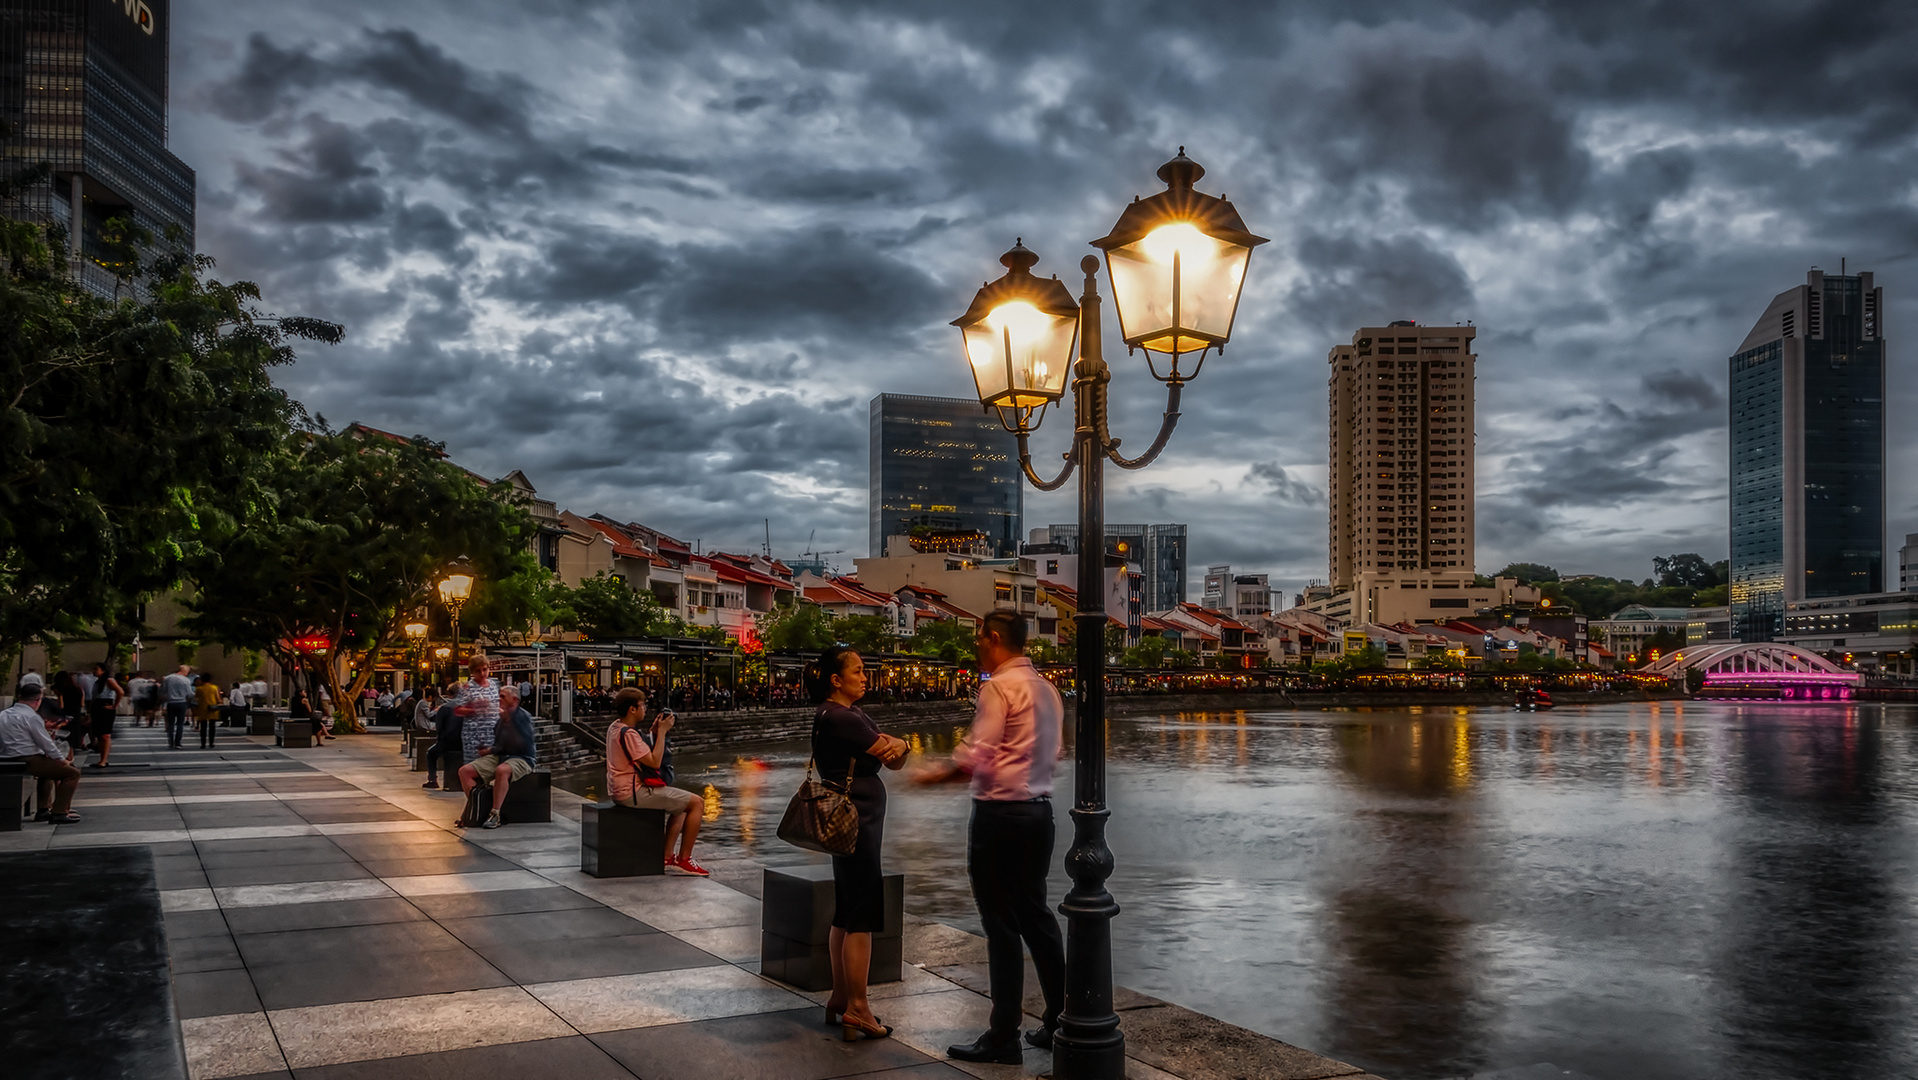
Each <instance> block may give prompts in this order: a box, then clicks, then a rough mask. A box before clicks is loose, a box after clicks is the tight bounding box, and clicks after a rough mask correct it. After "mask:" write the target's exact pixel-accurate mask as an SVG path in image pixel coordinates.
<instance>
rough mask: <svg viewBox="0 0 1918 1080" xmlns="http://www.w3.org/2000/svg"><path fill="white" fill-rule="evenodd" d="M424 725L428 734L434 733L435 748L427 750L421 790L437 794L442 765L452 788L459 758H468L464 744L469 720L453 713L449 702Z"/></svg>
mask: <svg viewBox="0 0 1918 1080" xmlns="http://www.w3.org/2000/svg"><path fill="white" fill-rule="evenodd" d="M434 700H436V701H437V700H439V699H438V698H435V699H434ZM425 724H426V730H428V731H431V732H433V733H434V739H433V745H431V746H429V747H427V748H426V783H424V784H421V785H420V786H421V787H423V788H426V789H428V790H429V791H438V790H439V787H440V781H439V775H440V773H439V770H440V764H441V762H444V763H445V765H446V786H447V787H449V788H450V787H452V786H453V774H454V773H456V772H458V771H459V767H460V764H461V762H460V758H461V757H462V756H463V755H464V754H465V749H464V746H463V744H462V741H461V740H462V739H463V737H464V728H465V725H466V719H465V718H464V717H462V716H460V714H459V713H457V712H455V711H454V709H453V702H452V701H451V700H448V701H445V702H442V703H441V705H440V707H439V708H438V709H436V710H434V712H433V716H432V718H431V719H429V720H427V721H425Z"/></svg>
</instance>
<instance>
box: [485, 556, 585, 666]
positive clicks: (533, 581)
mask: <svg viewBox="0 0 1918 1080" xmlns="http://www.w3.org/2000/svg"><path fill="white" fill-rule="evenodd" d="M510 561H511V562H512V563H515V564H517V565H512V566H511V568H510V570H509V572H508V573H507V574H506V576H504V577H500V578H480V579H479V580H478V581H476V582H474V583H473V598H472V599H471V600H469V601H467V603H466V607H465V608H464V609H462V610H461V611H460V630H461V631H462V632H464V633H466V634H469V635H471V637H472V640H474V641H483V642H486V643H487V644H489V645H523V644H525V643H526V642H527V641H528V640H529V639H530V637H531V635H532V630H533V623H534V621H535V620H537V621H539V622H541V623H548V624H550V623H551V622H552V621H553V616H554V613H555V610H556V605H557V604H559V603H560V602H561V601H562V600H563V598H564V597H563V594H562V593H561V592H560V591H559V590H560V589H562V588H564V586H562V585H560V583H559V582H557V581H554V580H553V579H552V577H551V575H550V574H548V573H547V572H546V571H545V570H543V569H542V568H541V567H540V565H539V560H538V559H537V558H535V557H534V555H533V552H532V550H531V549H530V548H529V549H526V550H524V551H521V552H520V553H519V557H518V558H517V559H513V560H510Z"/></svg>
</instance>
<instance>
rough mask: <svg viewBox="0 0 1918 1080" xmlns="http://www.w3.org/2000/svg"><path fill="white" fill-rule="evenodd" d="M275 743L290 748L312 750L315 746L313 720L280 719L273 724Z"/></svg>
mask: <svg viewBox="0 0 1918 1080" xmlns="http://www.w3.org/2000/svg"><path fill="white" fill-rule="evenodd" d="M273 745H274V746H284V747H286V748H288V749H290V750H310V749H312V747H313V721H311V720H280V721H277V722H275V723H274V725H273Z"/></svg>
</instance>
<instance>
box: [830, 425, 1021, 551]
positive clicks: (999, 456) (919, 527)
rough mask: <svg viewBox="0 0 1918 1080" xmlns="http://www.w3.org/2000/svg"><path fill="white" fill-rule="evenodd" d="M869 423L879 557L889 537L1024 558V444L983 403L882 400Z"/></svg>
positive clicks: (871, 514)
mask: <svg viewBox="0 0 1918 1080" xmlns="http://www.w3.org/2000/svg"><path fill="white" fill-rule="evenodd" d="M868 422H869V429H868V433H869V439H870V442H869V444H868V447H867V450H868V458H867V469H868V471H867V483H868V485H869V489H868V502H867V513H868V529H869V539H870V540H871V544H872V555H873V557H874V558H878V557H880V556H882V555H884V554H885V553H886V538H887V537H889V536H911V537H916V538H917V540H918V541H919V545H918V546H921V547H923V548H925V549H927V550H934V549H938V550H945V549H947V548H948V545H957V546H958V547H961V548H966V549H968V550H970V549H972V548H973V547H974V546H975V543H983V544H985V545H986V546H987V547H989V548H990V549H991V551H992V553H993V554H994V555H997V556H1008V555H1017V554H1018V553H1019V540H1020V536H1021V523H1022V522H1023V520H1024V514H1025V488H1026V481H1025V476H1024V475H1023V474H1022V473H1021V472H1020V469H1019V444H1018V441H1017V440H1016V439H1014V438H1013V436H1012V435H1011V434H1010V433H1008V432H1007V431H1006V429H1005V428H1003V427H1001V426H1000V425H999V421H998V419H997V418H996V417H994V416H993V415H991V414H990V413H987V412H986V411H985V410H984V409H983V408H981V407H980V405H979V402H978V400H977V399H971V400H968V399H965V398H942V397H920V396H917V395H913V394H880V395H879V396H877V397H875V398H873V399H872V404H871V406H870V407H869V410H868ZM954 549H956V548H954Z"/></svg>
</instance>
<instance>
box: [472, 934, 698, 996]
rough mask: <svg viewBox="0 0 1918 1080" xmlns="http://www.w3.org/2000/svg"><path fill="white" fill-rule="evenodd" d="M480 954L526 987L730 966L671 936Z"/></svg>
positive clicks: (499, 947) (530, 945)
mask: <svg viewBox="0 0 1918 1080" xmlns="http://www.w3.org/2000/svg"><path fill="white" fill-rule="evenodd" d="M474 949H475V950H476V951H477V952H478V953H479V954H480V955H481V956H484V957H485V958H486V959H487V960H488V961H489V962H491V963H492V964H493V965H494V966H495V967H497V968H499V969H500V970H501V971H504V972H506V973H507V974H508V975H510V976H512V977H513V979H514V981H516V982H519V983H521V984H525V983H536V982H556V981H559V980H562V979H590V978H596V977H599V976H603V975H631V974H636V973H638V972H642V971H666V970H670V969H674V968H691V967H709V966H715V965H718V964H722V963H724V961H722V960H721V959H720V958H719V957H717V956H714V955H712V954H711V953H708V952H701V951H700V950H698V949H695V948H694V947H692V946H691V945H688V944H686V943H685V942H683V941H680V940H679V939H678V938H675V937H672V936H670V935H667V934H660V933H645V934H625V935H622V936H620V937H611V938H560V939H555V940H547V941H512V942H497V943H493V944H488V945H478V946H474Z"/></svg>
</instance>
